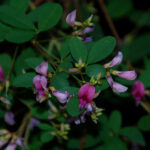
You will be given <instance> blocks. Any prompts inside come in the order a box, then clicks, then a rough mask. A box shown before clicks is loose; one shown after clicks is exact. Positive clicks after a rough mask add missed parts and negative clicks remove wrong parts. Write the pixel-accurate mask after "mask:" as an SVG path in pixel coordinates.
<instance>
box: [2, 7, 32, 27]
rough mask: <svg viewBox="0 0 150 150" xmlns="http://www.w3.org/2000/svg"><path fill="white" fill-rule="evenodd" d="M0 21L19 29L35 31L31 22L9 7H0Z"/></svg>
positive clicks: (22, 14)
mask: <svg viewBox="0 0 150 150" xmlns="http://www.w3.org/2000/svg"><path fill="white" fill-rule="evenodd" d="M0 21H1V22H3V23H5V24H8V25H10V26H13V27H17V28H20V29H28V30H35V27H34V25H33V23H32V22H31V20H30V19H29V18H28V17H27V16H26V15H25V14H24V13H22V12H20V11H19V10H18V9H15V8H14V7H11V6H7V5H2V6H0Z"/></svg>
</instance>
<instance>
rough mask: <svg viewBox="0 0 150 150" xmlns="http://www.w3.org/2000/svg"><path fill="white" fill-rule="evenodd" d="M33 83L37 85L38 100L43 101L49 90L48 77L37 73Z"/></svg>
mask: <svg viewBox="0 0 150 150" xmlns="http://www.w3.org/2000/svg"><path fill="white" fill-rule="evenodd" d="M33 84H34V86H35V93H36V94H37V97H36V99H37V101H39V102H43V101H44V100H45V99H46V92H47V79H46V77H45V76H40V75H37V76H35V77H34V78H33Z"/></svg>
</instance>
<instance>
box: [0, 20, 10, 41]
mask: <svg viewBox="0 0 150 150" xmlns="http://www.w3.org/2000/svg"><path fill="white" fill-rule="evenodd" d="M10 30H11V28H10V27H8V26H6V25H4V24H2V23H0V33H1V34H0V42H2V41H4V40H5V35H6V34H7V33H8V32H9V31H10Z"/></svg>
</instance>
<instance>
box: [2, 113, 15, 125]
mask: <svg viewBox="0 0 150 150" xmlns="http://www.w3.org/2000/svg"><path fill="white" fill-rule="evenodd" d="M14 117H15V116H14V113H13V112H11V111H7V112H6V113H5V116H4V120H5V122H6V123H7V124H9V125H11V126H12V125H14V124H15V123H16V122H15V120H14Z"/></svg>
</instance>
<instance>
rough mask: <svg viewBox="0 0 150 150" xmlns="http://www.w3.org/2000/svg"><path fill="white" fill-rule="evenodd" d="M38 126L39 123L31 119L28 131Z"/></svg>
mask: <svg viewBox="0 0 150 150" xmlns="http://www.w3.org/2000/svg"><path fill="white" fill-rule="evenodd" d="M39 124H40V121H39V120H38V119H36V118H33V117H32V118H31V120H30V125H29V128H30V130H33V129H34V127H37V126H38V125H39Z"/></svg>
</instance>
